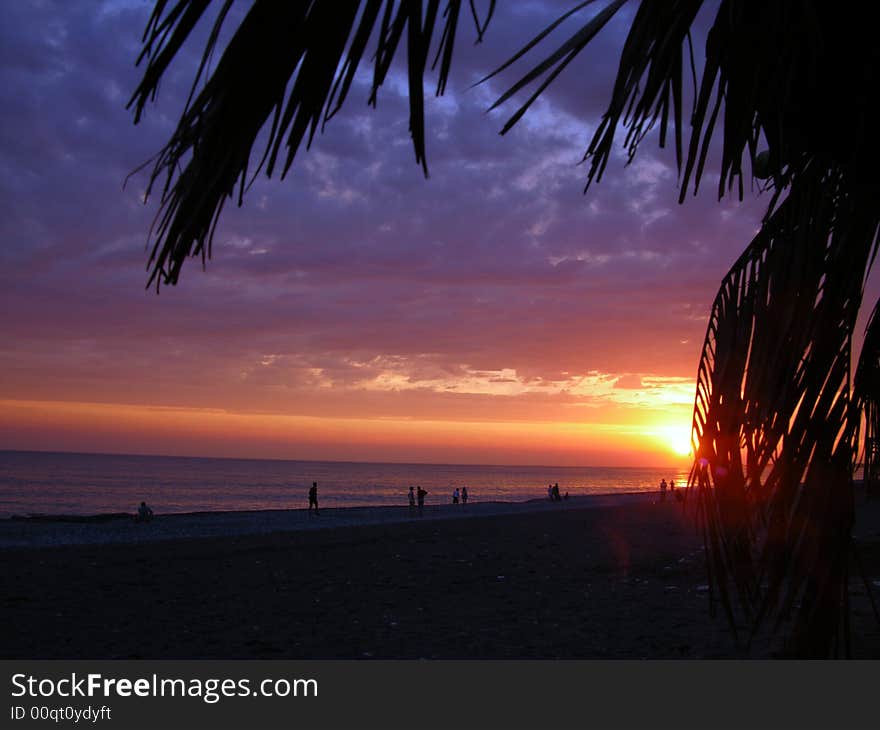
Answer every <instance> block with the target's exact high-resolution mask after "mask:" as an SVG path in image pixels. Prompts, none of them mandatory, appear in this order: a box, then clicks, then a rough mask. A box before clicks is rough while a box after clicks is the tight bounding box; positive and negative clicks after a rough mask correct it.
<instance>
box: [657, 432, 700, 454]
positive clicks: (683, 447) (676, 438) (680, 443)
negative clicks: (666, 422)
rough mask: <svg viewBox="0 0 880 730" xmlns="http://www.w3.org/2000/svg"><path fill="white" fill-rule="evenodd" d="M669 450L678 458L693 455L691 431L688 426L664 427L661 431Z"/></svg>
mask: <svg viewBox="0 0 880 730" xmlns="http://www.w3.org/2000/svg"><path fill="white" fill-rule="evenodd" d="M662 436H663V437H664V438H665V440H666V443H667V445H668V446H669V449H670V450H671V451H672V452H673V453H675V454H676V455H678V456H690V455H691V454H692V453H693V446H692V445H691V429H690V427H688V426H678V425H676V426H666V427H664V428H663V429H662Z"/></svg>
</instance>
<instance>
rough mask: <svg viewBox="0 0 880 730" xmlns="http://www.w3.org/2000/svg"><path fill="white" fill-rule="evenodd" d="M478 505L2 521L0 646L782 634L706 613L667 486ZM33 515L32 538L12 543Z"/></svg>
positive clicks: (879, 565)
mask: <svg viewBox="0 0 880 730" xmlns="http://www.w3.org/2000/svg"><path fill="white" fill-rule="evenodd" d="M472 507H473V508H475V509H473V510H471V508H472ZM478 507H479V505H477V504H470V505H467V507H466V508H464V509H467V510H469V511H471V512H472V513H473V514H470V513H469V514H468V515H465V513H464V509H461V508H460V507H459V508H455V507H452V506H451V505H449V506H444V507H437V508H436V509H435V510H432V511H427V510H426V513H425V515H424V516H423V517H422V518H418V517H410V516H409V513H408V510H407V509H406V508H402V509H401V510H398V511H397V512H395V513H394V515H393V518H391V517H389V514H390V513H389V512H388V510H387V509H386V510H384V511H382V510H380V511H379V513H377V514H374V515H373V517H374V518H375V519H376V520H378V521H373V522H370V521H369V520H366V521H365V520H364V519H363V518H364V517H365V516H369V515H366V513H363V514H357V513H352V512H350V511H349V510H339V512H341V513H346V514H340V515H336V516H335V517H334V516H333V515H331V510H326V511H322V512H323V514H322V515H321V517H320V518H314V517H311V518H310V517H309V516H308V515H306V514H305V513H304V512H301V511H292V512H281V513H238V516H236V514H235V513H230V514H227V515H214V516H213V517H209V518H207V519H206V518H205V516H203V515H190V516H177V517H175V518H159V519H157V520H156V521H155V522H153V523H151V524H149V525H132V524H130V523H126V524H125V525H124V528H125V529H126V530H128V532H127V533H126V532H123V533H122V534H123V535H126V534H127V535H128V536H131V535H132V534H133V535H136V536H137V537H138V538H139V539H138V540H132V539H128V540H127V541H125V542H114V541H112V540H109V539H100V538H102V535H103V538H107V536H108V534H110V533H101V530H100V528H101V526H102V524H104V525H105V526H106V524H107V523H101V524H87V525H86V528H87V529H88V530H91V532H89V535H90V536H91V540H83V539H82V534H81V533H80V539H79V542H80V543H85V544H74V543H76V542H77V540H74V539H72V538H71V537H70V536H71V535H72V534H75V531H73V532H68V533H65V532H64V530H63V529H62V530H60V531H57V532H56V533H55V534H65V535H67V540H66V542H60V543H59V544H58V545H57V546H53V547H48V546H42V547H39V545H41V544H42V545H45V539H44V538H45V535H44V534H43V533H41V532H40V531H41V530H44V529H49V530H50V531H51V530H52V529H53V526H52V525H49V526H48V527H47V526H46V525H45V524H44V525H39V524H34V523H26V524H25V525H24V526H22V525H14V526H12V527H10V525H8V524H4V525H3V526H2V529H0V539H4V540H6V541H7V542H6V543H5V549H3V550H2V552H0V576H2V578H0V606H2V619H3V620H2V627H3V628H2V647H3V648H2V653H3V657H4V658H7V659H13V658H45V659H50V658H81V659H97V658H144V659H147V658H179V659H201V658H205V659H207V658H225V659H247V658H252V659H258V658H259V659H280V658H298V659H318V658H403V659H419V658H426V659H459V658H464V659H480V658H485V659H489V658H496V659H498V658H542V659H553V658H563V659H566V658H622V659H626V658H665V659H669V658H686V659H693V658H740V657H746V656H749V657H758V658H761V657H770V656H774V655H776V654H777V652H778V651H779V649H780V648H781V641H780V638H779V637H777V638H776V639H774V640H771V641H767V640H764V639H761V640H760V641H757V642H755V643H754V644H753V645H752V646H751V647H750V648H749V649H748V650H747V648H746V647H745V645H744V644H743V643H742V642H739V643H737V642H736V641H735V640H734V638H733V635H732V633H731V631H730V629H729V626H728V624H727V623H726V621H725V619H724V618H723V616H722V615H721V613H720V612H719V613H718V615H717V616H716V617H715V618H713V617H712V616H710V612H709V591H708V589H707V585H706V584H707V580H706V574H705V569H704V565H703V560H702V542H701V538H700V536H699V535H698V534H697V532H696V530H695V528H694V526H693V522H692V520H691V519H690V517H688V516H686V515H685V514H684V513H683V512H682V510H681V509H680V508H679V507H678V506H677V505H675V504H673V503H672V502H667V503H664V504H655V503H654V502H653V499H651V498H645V497H644V496H641V497H640V498H638V499H635V498H629V499H623V501H620V498H615V500H611V501H610V502H602V501H601V500H597V499H593V500H592V501H587V502H580V501H578V502H575V501H574V500H571V501H569V502H563V503H556V504H551V503H549V502H541V503H527V504H526V506H518V505H506V506H505V505H495V506H494V507H490V506H485V507H482V508H481V509H477V508H478ZM869 507H870V508H869V509H863V510H862V512H861V514H860V524H859V528H858V531H859V532H860V535H861V537H862V543H863V550H862V554H863V559H864V562H865V564H866V568H867V573H868V576H869V580H870V581H873V582H876V584H877V586H880V509H878V506H877V505H869ZM456 510H457V511H456ZM285 516H286V518H287V520H288V524H287V526H286V527H284V529H280V530H279V529H275V527H276V526H277V525H276V523H275V522H274V520H282V519H283V518H284V517H285ZM325 517H327V520H326V521H323V522H321V523H320V527H319V522H318V521H319V520H324V518H325ZM332 520H336V522H335V523H333V524H331V521H332ZM163 523H165V524H166V525H171V527H166V528H162V525H163ZM242 523H244V524H245V525H250V526H251V527H250V528H248V529H245V528H242V527H241V524H242ZM255 524H256V525H260V526H261V528H260V529H259V530H254V529H253V526H254V525H255ZM187 525H189V527H187ZM193 525H195V526H198V525H201V528H199V529H195V528H194V527H193ZM206 525H208V526H210V525H213V527H214V528H216V529H217V530H220V531H221V532H222V530H221V528H224V529H226V532H225V533H223V534H217V535H205V534H203V533H204V531H205V530H206V529H208V528H207V527H206ZM235 525H238V526H239V527H238V529H239V532H235V530H234V529H233V528H234V526H235ZM62 526H63V525H62ZM54 527H58V525H57V524H56V525H54ZM68 527H70V525H68ZM73 527H78V525H76V524H74V525H73ZM122 527H123V526H121V525H117V526H116V528H119V529H122ZM29 528H34V529H35V532H34V533H33V534H32V539H31V543H30V544H31V545H32V546H31V547H21V546H19V547H13V546H11V545H10V543H9V541H10V540H11V539H12V537H11V536H13V534H17V535H18V537H17V538H16V539H18V540H21V539H23V538H22V537H21V535H22V534H24V533H27V531H28V529H29ZM116 528H114V529H116ZM154 528H157V529H155V530H154ZM263 528H265V529H263ZM163 529H166V530H168V532H163V531H162V530H163ZM212 529H213V528H212ZM132 530H140V532H132ZM150 530H152V532H150ZM200 530H201V531H200ZM230 530H231V531H230ZM35 534H43V537H42V538H41V539H36V538H34V537H33V535H35ZM168 534H171V535H173V536H174V539H167V535H168ZM96 536H97V537H96ZM41 540H42V541H41ZM35 546H36V547H35ZM875 590H877V591H880V588H878V587H876V586H875ZM851 597H852V608H853V654H854V656H856V657H863V658H868V657H870V658H878V657H880V626H878V625H877V623H876V621H875V620H874V618H873V615H872V614H871V608H870V605H869V603H868V601H867V597H866V593H865V590H864V587H863V583H862V579H861V576H860V574H858V573H857V572H855V573H854V574H853V579H852V581H851Z"/></svg>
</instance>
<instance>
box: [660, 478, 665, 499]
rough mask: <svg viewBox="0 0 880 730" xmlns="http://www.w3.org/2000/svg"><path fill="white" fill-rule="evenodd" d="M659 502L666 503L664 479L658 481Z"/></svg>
mask: <svg viewBox="0 0 880 730" xmlns="http://www.w3.org/2000/svg"><path fill="white" fill-rule="evenodd" d="M660 501H661V502H665V501H666V480H665V479H661V480H660Z"/></svg>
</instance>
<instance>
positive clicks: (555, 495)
mask: <svg viewBox="0 0 880 730" xmlns="http://www.w3.org/2000/svg"><path fill="white" fill-rule="evenodd" d="M550 499H552V500H553V501H554V502H561V501H562V497H561V496H560V495H559V483H558V482H557V483H556V484H554V485H553V490H552V491H551V493H550Z"/></svg>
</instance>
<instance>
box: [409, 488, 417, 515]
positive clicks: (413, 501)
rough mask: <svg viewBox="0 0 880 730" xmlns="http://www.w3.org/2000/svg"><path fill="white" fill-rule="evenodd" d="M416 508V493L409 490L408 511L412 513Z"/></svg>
mask: <svg viewBox="0 0 880 730" xmlns="http://www.w3.org/2000/svg"><path fill="white" fill-rule="evenodd" d="M415 508H416V493H415V492H414V491H413V488H412V487H410V488H409V511H410V513H412V511H413V510H414V509H415Z"/></svg>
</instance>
